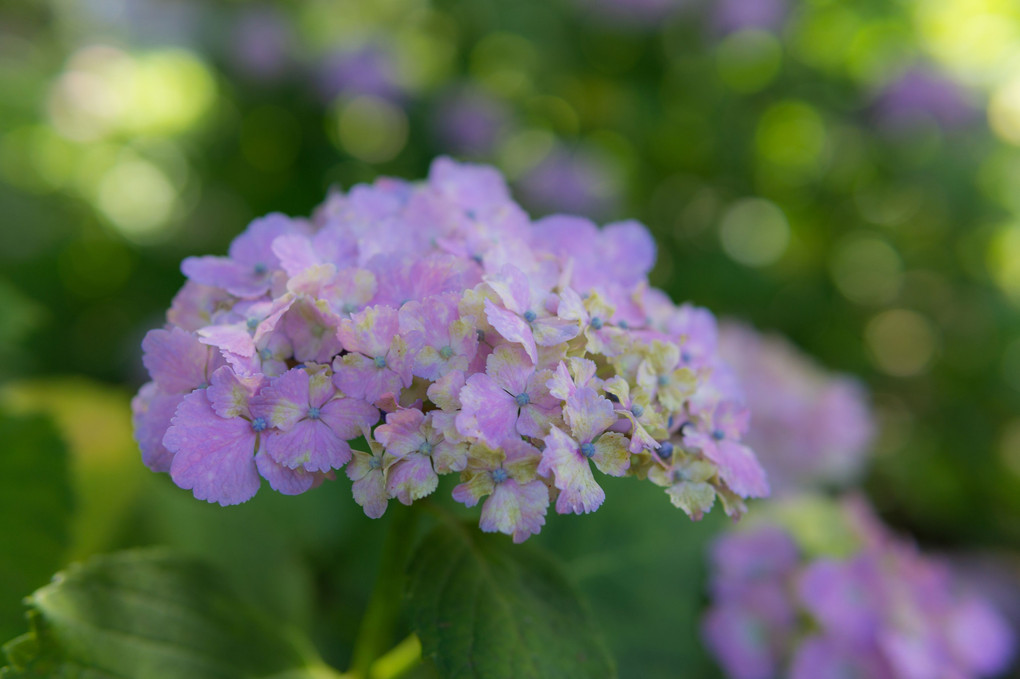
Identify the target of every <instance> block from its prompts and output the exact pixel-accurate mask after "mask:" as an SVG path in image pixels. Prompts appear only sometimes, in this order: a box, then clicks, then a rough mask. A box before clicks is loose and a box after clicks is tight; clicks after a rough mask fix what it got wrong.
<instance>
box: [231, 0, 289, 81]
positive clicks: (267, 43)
mask: <svg viewBox="0 0 1020 679" xmlns="http://www.w3.org/2000/svg"><path fill="white" fill-rule="evenodd" d="M294 42H295V38H294V35H293V32H292V29H291V25H290V22H289V20H288V17H287V16H286V15H284V14H283V13H282V12H281V11H280V10H279V9H278V8H276V7H273V6H271V5H254V6H251V5H249V6H245V7H244V8H243V9H242V10H241V11H240V12H239V13H238V16H237V17H236V18H234V20H233V21H232V22H231V28H230V36H229V38H228V41H227V45H228V47H227V49H228V58H229V59H230V61H231V62H233V63H234V64H235V66H236V67H237V68H238V70H240V71H241V72H242V73H244V74H245V75H247V76H249V77H251V78H252V79H259V80H264V79H276V78H279V77H280V76H282V75H283V74H284V73H285V72H286V71H287V70H288V69H289V68H290V67H291V65H292V59H293V51H294Z"/></svg>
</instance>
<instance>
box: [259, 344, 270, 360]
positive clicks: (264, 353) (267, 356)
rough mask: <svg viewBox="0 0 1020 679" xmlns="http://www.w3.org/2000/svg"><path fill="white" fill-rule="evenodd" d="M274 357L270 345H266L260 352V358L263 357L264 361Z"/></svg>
mask: <svg viewBox="0 0 1020 679" xmlns="http://www.w3.org/2000/svg"><path fill="white" fill-rule="evenodd" d="M272 357H273V352H272V351H270V350H269V348H268V347H266V348H265V349H263V350H262V351H260V352H259V358H261V359H262V360H263V361H268V360H269V359H271V358H272Z"/></svg>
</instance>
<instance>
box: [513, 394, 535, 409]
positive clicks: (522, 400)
mask: <svg viewBox="0 0 1020 679" xmlns="http://www.w3.org/2000/svg"><path fill="white" fill-rule="evenodd" d="M514 400H515V401H517V405H519V406H520V407H522V408H523V407H524V406H526V405H528V404H529V403H531V397H530V396H528V392H526V391H522V392H521V393H519V394H517V395H516V396H514Z"/></svg>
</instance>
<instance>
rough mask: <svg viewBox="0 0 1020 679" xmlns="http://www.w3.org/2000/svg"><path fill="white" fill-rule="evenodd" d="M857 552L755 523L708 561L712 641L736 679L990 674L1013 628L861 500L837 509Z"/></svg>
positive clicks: (1009, 651)
mask: <svg viewBox="0 0 1020 679" xmlns="http://www.w3.org/2000/svg"><path fill="white" fill-rule="evenodd" d="M837 517H838V519H839V520H838V521H837V523H839V524H840V526H839V528H840V530H842V531H845V532H846V533H847V536H848V538H849V542H850V543H852V546H851V547H850V548H849V549H847V550H844V552H845V553H843V554H840V555H839V556H833V555H827V554H826V555H818V554H812V553H811V550H809V549H808V548H807V547H806V546H805V545H804V544H802V543H803V542H804V541H803V540H798V537H797V535H796V534H795V532H793V531H791V530H789V529H787V528H785V527H783V526H782V525H780V524H779V523H771V522H759V523H756V524H755V525H754V526H751V527H750V528H749V529H747V530H736V531H733V532H730V533H728V534H726V535H724V536H722V537H721V538H720V539H718V540H717V542H716V543H715V545H714V547H713V550H712V554H711V560H712V566H713V568H712V570H711V572H712V573H713V581H712V595H713V604H712V607H711V609H710V610H709V611H708V613H707V615H706V616H705V618H704V620H703V630H704V636H705V640H706V643H707V645H708V647H709V649H710V650H711V651H712V653H713V654H714V655H715V656H716V657H717V658H718V660H719V662H720V664H721V665H722V666H723V668H724V669H725V671H726V673H727V674H728V676H730V677H732V678H733V679H770V678H772V677H790V678H791V679H816V678H817V677H869V679H922V678H929V677H930V678H932V679H935V678H937V677H956V678H958V679H968V678H972V677H985V676H993V675H996V674H998V673H999V672H1001V671H1003V670H1004V669H1005V668H1006V666H1007V664H1008V662H1009V661H1010V659H1011V657H1012V655H1013V653H1014V650H1015V639H1014V633H1013V632H1012V630H1011V629H1010V627H1009V626H1008V624H1007V623H1006V621H1005V620H1004V619H1003V618H1002V617H1001V616H1000V614H999V613H998V612H997V611H996V610H995V609H994V608H992V607H991V606H990V605H989V603H988V602H987V601H985V600H984V599H982V598H981V597H979V596H977V595H975V594H974V593H973V592H970V591H968V590H967V588H966V587H964V586H963V585H962V583H961V582H959V581H958V579H956V578H955V577H954V575H953V573H952V572H951V571H950V570H949V569H948V568H947V567H946V566H945V565H943V564H941V563H939V562H937V561H935V560H933V559H931V558H929V557H926V556H924V555H922V554H921V553H920V552H918V550H917V549H916V547H915V546H914V545H913V544H911V543H909V542H907V541H905V540H902V539H900V538H898V537H897V536H895V535H892V534H891V533H890V532H889V531H888V529H886V528H885V527H884V526H883V525H882V524H881V523H880V522H879V521H878V519H877V517H875V515H874V514H873V512H872V510H871V508H870V507H869V506H868V505H867V504H866V503H865V502H864V500H863V499H862V498H860V497H856V496H855V497H851V498H849V499H846V500H844V501H843V502H842V504H841V505H840V506H839V507H838V509H837Z"/></svg>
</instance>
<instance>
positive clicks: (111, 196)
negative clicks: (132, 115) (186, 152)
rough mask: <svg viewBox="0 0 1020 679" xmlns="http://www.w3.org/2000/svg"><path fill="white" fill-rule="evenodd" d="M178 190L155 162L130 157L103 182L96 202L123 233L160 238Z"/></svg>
mask: <svg viewBox="0 0 1020 679" xmlns="http://www.w3.org/2000/svg"><path fill="white" fill-rule="evenodd" d="M176 198H177V192H176V191H175V189H174V187H173V184H171V182H170V180H169V179H168V178H167V176H166V175H165V174H164V173H163V172H162V170H160V169H159V168H158V167H156V166H155V165H153V164H152V163H150V162H148V161H145V160H142V159H140V158H126V159H124V160H122V161H120V162H118V163H116V164H115V165H114V166H113V167H112V168H110V169H109V170H108V171H107V172H106V174H105V175H104V176H103V178H102V180H101V181H100V182H99V188H98V194H97V196H96V204H97V207H98V208H99V210H100V211H101V212H102V213H103V215H104V216H105V217H106V218H107V219H109V220H110V223H111V224H112V225H113V226H114V227H115V228H116V229H117V230H118V231H120V232H121V233H122V234H123V235H125V236H127V237H128V238H130V239H132V240H135V241H143V242H145V241H151V240H156V239H158V237H159V236H160V235H162V233H163V232H164V231H165V229H166V228H167V226H168V220H169V219H170V216H171V214H172V213H173V211H174V207H175V202H176Z"/></svg>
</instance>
